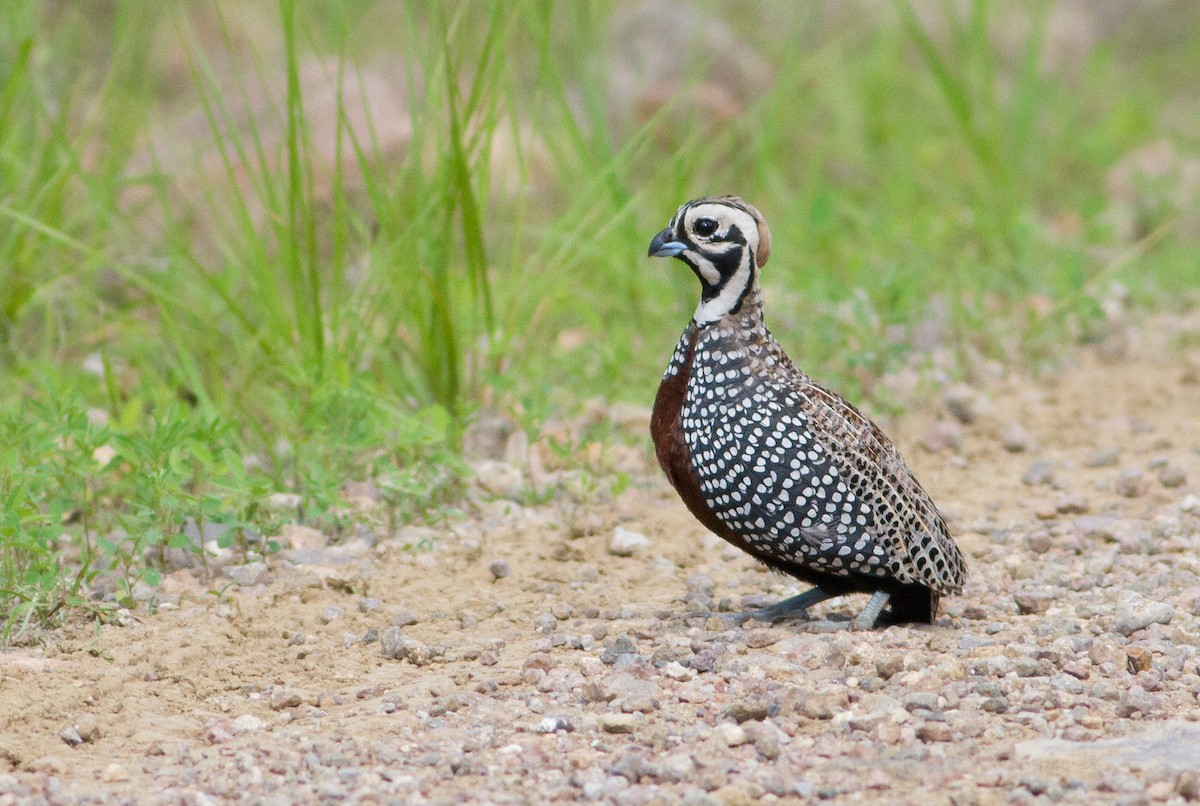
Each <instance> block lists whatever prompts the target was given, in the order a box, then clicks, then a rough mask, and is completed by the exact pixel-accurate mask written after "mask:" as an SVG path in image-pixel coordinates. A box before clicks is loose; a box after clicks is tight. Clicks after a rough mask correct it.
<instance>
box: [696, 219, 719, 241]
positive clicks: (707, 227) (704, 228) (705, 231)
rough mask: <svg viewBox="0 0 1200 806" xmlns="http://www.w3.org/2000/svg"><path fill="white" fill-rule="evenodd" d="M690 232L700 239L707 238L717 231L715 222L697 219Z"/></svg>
mask: <svg viewBox="0 0 1200 806" xmlns="http://www.w3.org/2000/svg"><path fill="white" fill-rule="evenodd" d="M692 230H693V231H695V233H696V234H697V235H699V236H700V237H701V238H707V237H708V236H709V235H712V234H713V233H714V232H716V231H717V222H716V221H714V220H713V219H711V218H697V219H696V223H695V224H693V225H692Z"/></svg>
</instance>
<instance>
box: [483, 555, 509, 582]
mask: <svg viewBox="0 0 1200 806" xmlns="http://www.w3.org/2000/svg"><path fill="white" fill-rule="evenodd" d="M488 571H490V572H491V573H492V579H504V578H505V577H506V576H508V575H509V574H511V573H512V566H510V565H509V564H508V560H504V559H500V560H492V561H491V563H489V564H488Z"/></svg>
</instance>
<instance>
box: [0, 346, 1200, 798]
mask: <svg viewBox="0 0 1200 806" xmlns="http://www.w3.org/2000/svg"><path fill="white" fill-rule="evenodd" d="M1149 332H1150V331H1149V330H1147V333H1149ZM1142 341H1144V342H1145V344H1144V345H1143V346H1138V345H1137V344H1136V343H1135V345H1134V347H1133V351H1132V354H1131V355H1132V358H1129V359H1126V360H1124V361H1123V362H1121V363H1119V364H1104V363H1101V362H1099V361H1098V360H1096V359H1095V358H1094V357H1092V356H1090V355H1083V356H1081V357H1080V359H1079V363H1078V365H1077V366H1076V367H1074V368H1072V369H1070V370H1068V371H1066V372H1064V374H1063V375H1062V376H1061V378H1059V379H1057V380H1054V381H1045V382H1038V383H1033V384H1029V383H1018V382H1016V381H1007V382H998V383H996V384H994V385H993V386H991V387H990V388H988V389H987V390H986V394H985V395H983V396H981V398H982V399H977V400H970V399H967V400H966V401H965V403H963V404H960V405H959V406H958V409H959V411H960V413H962V414H964V415H970V414H971V413H972V412H974V413H975V414H976V415H977V416H976V418H975V420H974V422H972V423H969V424H965V425H962V426H961V434H959V433H958V430H959V429H958V428H957V427H956V426H953V425H946V423H949V422H951V418H950V417H949V415H948V414H946V411H945V409H944V408H943V406H942V404H941V402H940V401H935V402H931V403H930V404H929V405H928V406H926V407H925V408H923V409H922V408H920V407H918V408H917V409H916V410H915V411H913V412H910V413H909V414H907V415H906V416H905V417H904V418H903V420H902V421H901V422H898V423H892V424H890V425H889V430H890V431H891V432H892V433H893V435H894V436H895V437H896V438H897V441H898V442H899V443H900V444H901V446H902V447H903V448H904V450H905V453H906V454H907V455H908V457H909V458H910V463H911V464H913V466H914V468H915V469H916V471H917V474H918V476H919V477H920V478H921V479H922V480H923V482H924V484H925V486H926V487H927V488H928V489H929V490H930V492H931V493H932V494H933V496H934V498H935V499H936V500H937V501H938V502H940V503H941V505H942V507H943V508H944V510H945V511H946V514H947V515H948V517H949V518H950V520H951V522H952V527H953V529H954V532H955V534H956V535H957V538H958V540H959V542H960V545H961V546H962V547H963V549H964V551H965V553H966V554H967V556H968V559H969V561H970V571H971V577H970V581H969V584H968V586H967V589H966V591H965V593H964V595H963V596H962V597H959V598H956V599H952V600H950V601H948V602H945V603H944V615H943V616H942V618H941V619H940V620H939V623H938V624H937V625H936V626H933V627H923V628H904V627H901V628H889V629H886V630H881V631H877V632H872V633H862V632H857V631H849V630H847V629H846V623H845V617H846V616H848V615H850V614H852V613H854V612H856V611H857V609H858V608H859V607H861V605H862V602H863V600H861V599H858V598H856V599H851V600H841V601H834V602H831V603H828V605H826V606H822V607H821V608H818V609H816V610H815V612H814V614H813V615H814V616H815V617H816V619H815V620H814V621H811V622H805V623H791V624H786V625H779V626H775V627H767V626H765V625H760V624H755V623H753V622H751V623H750V624H748V625H746V628H745V629H741V628H733V629H730V628H728V627H727V626H726V625H725V624H724V623H722V622H721V621H719V620H718V619H708V618H706V617H704V616H697V617H692V618H685V617H684V614H685V613H687V612H696V611H703V610H705V609H707V608H712V609H722V608H734V609H740V608H741V607H742V606H743V604H745V603H747V602H753V601H754V598H753V597H760V596H764V595H765V596H766V597H768V598H771V599H773V598H776V597H780V596H784V595H788V594H790V593H793V592H796V591H798V590H799V588H798V587H797V586H795V585H793V584H792V583H791V582H790V581H789V580H788V579H785V578H782V577H778V576H773V575H768V574H766V573H764V572H763V571H762V570H761V569H759V568H757V567H756V566H755V565H754V564H753V563H751V562H750V561H748V560H747V559H746V558H744V557H743V556H741V555H739V554H738V553H737V552H735V551H732V550H727V549H726V548H724V545H723V544H721V543H720V542H719V541H717V540H715V538H712V537H711V536H707V535H705V534H704V532H703V530H702V529H701V528H700V527H699V526H698V525H697V524H696V523H695V522H694V521H693V520H692V519H691V518H690V517H689V516H688V514H687V513H686V511H685V510H684V509H683V508H682V506H681V505H680V504H679V503H678V502H677V500H676V499H675V497H674V495H673V494H672V493H671V491H670V490H669V489H668V488H667V487H666V485H665V483H664V482H663V481H661V480H660V479H659V477H658V475H657V473H656V472H653V468H651V467H649V466H648V464H646V463H645V461H644V460H645V459H648V456H649V455H648V453H646V454H645V455H642V454H639V455H638V457H635V458H638V460H639V461H642V462H643V467H644V470H643V472H642V473H641V474H640V475H636V476H635V478H634V482H633V483H632V484H631V485H630V486H629V488H628V489H626V490H624V491H623V492H621V493H620V494H618V495H616V496H615V497H612V496H606V495H600V496H598V499H597V500H596V501H595V502H593V503H592V504H590V505H588V506H586V507H584V508H582V509H580V508H578V507H571V506H567V505H564V504H552V505H547V506H538V507H519V506H516V505H506V504H504V503H503V502H500V503H493V504H490V505H488V506H487V507H486V512H485V513H484V515H483V516H481V517H479V518H477V519H475V520H471V521H466V522H461V523H459V524H457V525H454V526H453V527H452V528H450V529H447V530H442V531H439V532H436V533H424V532H421V531H419V530H409V531H407V532H405V533H404V534H403V535H401V536H399V537H396V538H381V539H379V540H378V542H376V543H375V544H374V545H373V546H372V545H369V541H367V540H364V541H361V542H352V543H351V544H349V545H347V546H342V547H329V548H326V547H322V546H321V545H320V542H321V541H320V540H319V539H316V537H315V536H313V535H306V534H305V533H303V532H300V533H297V535H296V542H297V543H300V544H302V543H303V542H304V540H306V539H307V540H308V541H309V542H310V543H313V542H315V544H316V545H310V546H309V547H308V548H301V549H297V550H294V552H293V553H290V554H287V555H286V556H287V557H289V558H290V561H289V560H288V559H283V558H279V559H277V560H274V561H273V562H272V564H271V566H270V567H269V568H253V567H251V568H249V569H242V570H239V571H235V572H234V574H235V575H236V576H237V583H236V584H233V585H231V586H230V587H229V588H228V589H226V590H224V591H221V590H220V588H221V587H222V586H223V585H225V583H226V582H227V581H228V580H220V581H217V582H215V583H211V582H210V583H207V584H201V583H198V582H196V581H195V580H194V579H193V578H192V577H191V576H190V575H188V574H186V573H181V574H177V575H175V576H173V577H171V578H169V579H167V580H166V581H165V583H164V585H163V587H162V589H161V590H160V592H159V595H160V597H161V600H162V604H161V605H160V606H159V608H158V612H157V613H156V614H153V615H150V614H146V613H141V614H139V615H138V617H137V618H136V620H134V621H133V622H132V623H131V624H129V625H128V626H126V627H118V626H107V627H102V628H100V629H98V630H95V629H92V628H87V629H84V628H78V629H75V630H72V631H67V632H66V633H64V634H62V635H61V636H59V637H57V638H55V639H54V640H52V641H50V642H49V643H48V644H47V645H46V647H45V648H43V649H38V650H29V649H23V650H17V651H11V652H7V653H3V654H0V805H2V804H8V803H20V802H27V801H28V802H49V803H71V802H83V801H86V802H118V801H120V802H126V801H134V800H136V801H138V802H147V803H188V804H193V803H211V802H215V801H221V800H225V799H229V800H238V799H240V800H245V801H248V802H263V803H280V804H283V803H296V802H301V803H303V802H316V801H318V800H337V799H342V798H345V799H349V800H350V801H353V802H358V801H375V802H396V803H450V802H467V801H471V802H475V801H479V802H491V803H541V802H547V801H553V800H563V801H573V800H597V801H602V802H615V803H622V804H642V803H662V804H670V803H725V804H736V803H754V802H775V801H782V802H790V801H796V800H801V799H808V798H831V799H836V800H844V801H846V802H893V803H894V802H909V803H922V804H925V803H956V804H962V803H1002V802H1003V803H1033V802H1052V801H1063V802H1094V801H1101V802H1109V801H1113V802H1128V803H1138V802H1145V801H1146V800H1149V801H1171V802H1182V801H1183V800H1184V799H1193V800H1194V799H1197V798H1198V797H1200V705H1198V703H1197V694H1198V692H1200V667H1198V660H1200V659H1198V657H1197V647H1198V636H1200V598H1198V594H1200V584H1198V582H1200V578H1198V574H1200V419H1198V417H1197V412H1200V371H1198V369H1197V368H1198V367H1200V351H1198V350H1195V349H1192V350H1191V352H1190V353H1187V352H1180V351H1179V350H1177V349H1168V348H1164V347H1163V346H1162V339H1159V338H1155V337H1151V336H1145V337H1144V338H1143V339H1142ZM1193 343H1194V341H1193ZM969 397H970V396H968V398H969ZM935 403H936V405H935ZM634 419H636V418H634ZM935 421H940V422H941V423H942V425H935ZM1014 423H1015V424H1019V426H1020V427H1021V428H1022V429H1023V430H1024V432H1026V433H1025V434H1022V433H1019V432H1017V431H1014V430H1013V429H1012V425H1013V424H1014ZM960 437H961V445H960V447H959V448H958V449H954V448H953V447H950V448H946V449H943V450H940V451H930V450H928V449H924V448H922V447H919V446H920V444H921V442H922V441H923V440H924V441H926V442H929V443H930V444H931V445H936V443H938V442H942V443H947V444H952V443H954V442H955V441H956V439H958V438H960ZM1006 442H1007V443H1009V446H1008V447H1009V448H1017V447H1022V446H1024V447H1025V448H1026V450H1024V451H1023V452H1012V451H1011V450H1009V449H1006V447H1005V445H1004V443H1006ZM1030 443H1035V445H1034V444H1030ZM1023 477H1024V481H1023ZM617 526H620V527H621V528H623V529H626V530H629V531H631V532H634V533H637V534H641V535H644V536H645V537H646V538H647V540H648V544H647V545H644V546H641V547H640V548H639V547H637V546H634V548H633V553H632V556H617V555H615V554H613V553H611V550H610V548H611V547H610V541H611V540H612V537H613V531H614V528H615V527H617ZM425 537H433V538H434V539H433V544H432V545H433V548H432V549H418V550H408V549H405V548H404V545H403V544H404V543H405V542H416V543H419V542H420V541H421V540H422V539H423V538H425ZM633 542H634V543H635V544H636V543H637V542H638V541H637V539H636V537H635V538H633ZM496 561H504V562H502V563H497V562H496ZM506 572H507V573H506ZM496 574H500V575H501V576H500V578H496ZM685 597H686V598H687V601H686V602H684V601H683V599H684V598H685ZM395 625H401V626H400V628H399V629H389V628H392V627H394V626H395ZM364 637H365V639H366V640H364ZM383 650H386V651H387V652H388V653H389V654H391V655H393V656H399V657H385V655H384V652H383ZM43 798H44V800H42V799H43Z"/></svg>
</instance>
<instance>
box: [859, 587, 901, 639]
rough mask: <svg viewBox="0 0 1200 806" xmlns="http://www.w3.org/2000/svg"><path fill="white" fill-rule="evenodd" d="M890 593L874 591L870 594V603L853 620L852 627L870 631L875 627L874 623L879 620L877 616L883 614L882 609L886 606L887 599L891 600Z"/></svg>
mask: <svg viewBox="0 0 1200 806" xmlns="http://www.w3.org/2000/svg"><path fill="white" fill-rule="evenodd" d="M891 598H892V595H891V594H890V593H885V592H883V591H875V592H874V593H872V594H871V601H869V602H867V606H866V607H864V608H863V609H862V612H861V613H859V614H858V618H856V619H854V626H856V627H858V628H859V629H862V630H870V629H872V628H873V627H874V626H875V622H876V621H877V620H878V619H879V614H880V613H882V612H883V608H884V607H886V606H887V603H888V599H891Z"/></svg>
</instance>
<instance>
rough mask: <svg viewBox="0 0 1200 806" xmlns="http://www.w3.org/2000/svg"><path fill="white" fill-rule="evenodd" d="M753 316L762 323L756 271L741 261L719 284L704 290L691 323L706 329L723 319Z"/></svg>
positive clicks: (760, 297) (760, 295) (760, 298)
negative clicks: (735, 269)
mask: <svg viewBox="0 0 1200 806" xmlns="http://www.w3.org/2000/svg"><path fill="white" fill-rule="evenodd" d="M746 315H750V316H757V317H758V320H759V321H760V322H761V321H762V294H761V292H760V291H759V288H758V270H757V269H756V268H755V267H753V266H752V265H750V263H749V261H746V262H744V263H743V264H742V265H741V266H739V267H738V269H737V271H735V272H734V273H733V274H732V275H730V276H729V277H728V278H727V279H726V280H725V282H723V283H722V284H721V285H719V286H716V287H713V288H706V289H705V291H704V293H703V295H702V296H701V297H700V304H699V305H697V306H696V313H695V315H693V316H692V322H694V323H695V324H696V326H697V327H707V326H709V325H712V324H715V323H716V322H719V321H721V320H722V319H724V318H725V317H727V316H736V317H741V316H746Z"/></svg>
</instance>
